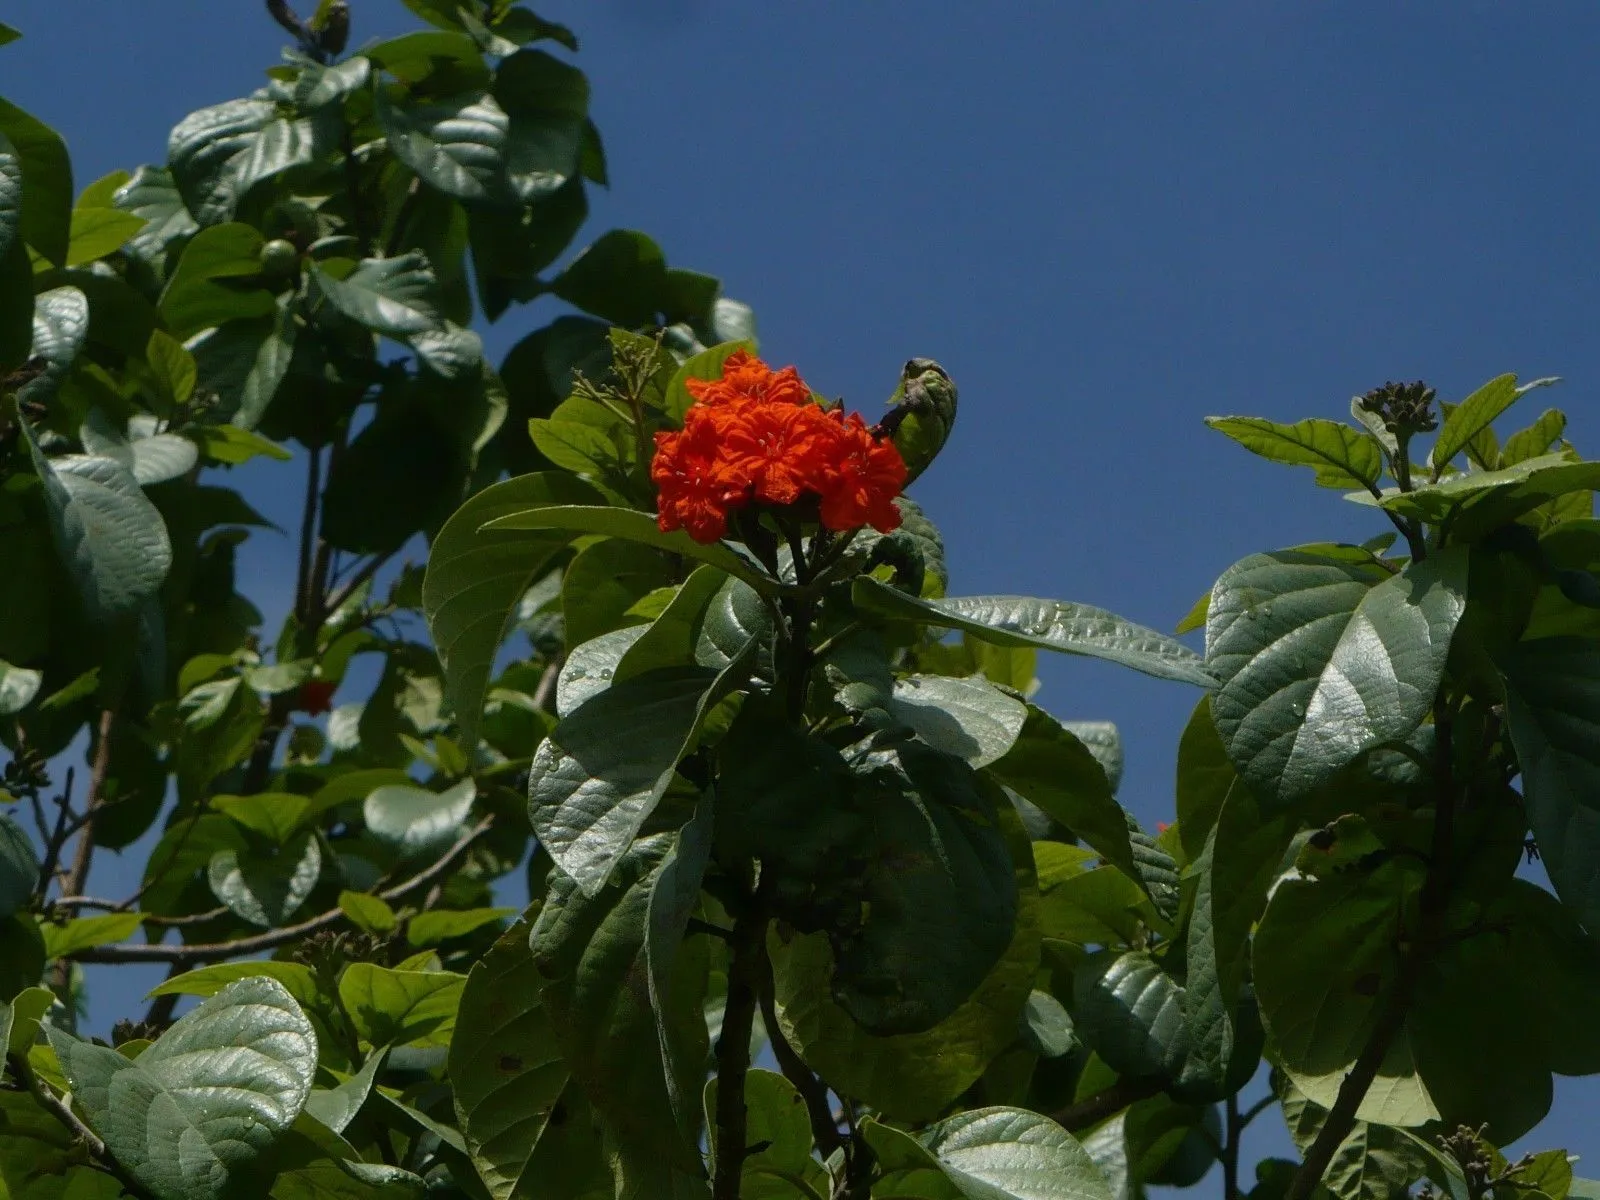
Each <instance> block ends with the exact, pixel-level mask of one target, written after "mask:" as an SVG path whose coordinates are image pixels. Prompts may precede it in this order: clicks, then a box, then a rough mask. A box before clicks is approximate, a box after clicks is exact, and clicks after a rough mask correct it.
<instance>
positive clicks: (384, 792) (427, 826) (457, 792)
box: [361, 779, 477, 858]
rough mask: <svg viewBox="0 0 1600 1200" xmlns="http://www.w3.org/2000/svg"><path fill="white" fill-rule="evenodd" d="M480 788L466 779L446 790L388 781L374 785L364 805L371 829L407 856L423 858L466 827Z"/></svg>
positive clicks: (362, 806)
mask: <svg viewBox="0 0 1600 1200" xmlns="http://www.w3.org/2000/svg"><path fill="white" fill-rule="evenodd" d="M476 796H477V787H476V786H475V785H474V784H473V782H472V780H470V779H463V780H462V781H461V782H460V783H458V784H456V785H455V786H454V787H452V788H449V789H448V790H446V791H443V792H430V791H427V790H426V789H424V788H419V787H407V786H405V785H403V784H388V785H386V786H384V787H380V788H375V789H374V790H373V791H372V792H370V793H369V794H368V795H367V798H366V799H365V800H364V801H363V802H362V804H361V815H362V818H363V819H364V820H365V821H366V823H367V830H368V832H370V833H372V834H374V835H375V836H376V837H378V838H380V839H382V840H383V841H385V842H388V843H389V844H390V845H392V846H394V847H395V849H396V850H398V851H399V852H400V854H401V855H402V856H404V857H406V858H420V857H423V856H425V855H428V854H435V853H438V852H439V851H441V850H443V849H445V848H446V847H447V846H449V845H450V844H451V843H452V842H454V841H455V840H456V839H457V838H458V837H460V836H461V834H462V831H463V830H464V829H465V827H466V822H467V816H468V814H469V813H471V811H472V802H473V800H474V799H475V798H476Z"/></svg>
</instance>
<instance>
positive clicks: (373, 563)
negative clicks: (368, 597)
mask: <svg viewBox="0 0 1600 1200" xmlns="http://www.w3.org/2000/svg"><path fill="white" fill-rule="evenodd" d="M393 556H394V552H393V551H390V552H389V553H388V554H374V555H373V556H372V557H371V558H369V559H368V560H367V561H366V562H364V563H362V564H361V567H360V569H359V570H357V571H356V573H355V574H354V575H352V576H350V578H349V580H348V581H347V582H346V583H345V584H344V586H342V587H341V588H340V589H339V590H338V591H337V592H335V593H334V594H333V595H332V596H329V597H328V602H327V604H326V605H324V608H325V609H326V611H327V612H329V613H336V612H338V611H339V610H340V609H341V608H343V607H344V605H345V602H346V601H347V600H349V599H350V597H351V596H354V595H355V594H356V589H358V588H359V587H360V586H361V585H362V584H363V583H366V582H367V581H368V580H369V579H371V578H372V577H373V576H374V575H376V574H377V573H378V570H379V569H380V568H381V567H382V566H383V564H384V563H386V562H388V561H389V559H390V558H392V557H393Z"/></svg>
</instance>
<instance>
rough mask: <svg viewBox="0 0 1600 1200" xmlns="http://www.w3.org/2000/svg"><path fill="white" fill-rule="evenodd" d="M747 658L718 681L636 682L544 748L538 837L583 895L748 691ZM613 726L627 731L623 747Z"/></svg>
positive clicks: (532, 795) (589, 706) (686, 673)
mask: <svg viewBox="0 0 1600 1200" xmlns="http://www.w3.org/2000/svg"><path fill="white" fill-rule="evenodd" d="M751 657H753V655H749V656H746V657H745V659H744V661H742V662H735V663H731V664H729V666H728V667H725V668H724V669H723V670H722V671H721V672H713V671H711V670H709V669H707V668H704V667H678V668H667V669H665V670H660V671H652V672H650V673H649V674H647V675H640V676H636V677H635V678H633V679H630V680H629V681H628V682H626V683H623V684H618V685H616V686H613V687H611V688H608V689H607V690H605V691H603V692H601V693H599V694H598V695H595V696H594V697H592V698H591V699H589V700H588V701H586V702H585V703H584V704H583V705H582V706H580V707H579V708H578V709H577V710H576V711H575V712H574V713H573V714H572V715H571V716H569V717H564V718H563V719H562V721H561V723H560V724H559V725H557V726H556V728H555V730H554V732H553V733H551V735H550V736H549V737H548V738H547V739H545V741H544V742H542V743H541V744H540V746H539V749H538V751H537V752H536V753H535V755H534V759H533V766H532V768H531V771H530V774H529V780H528V801H529V815H530V819H531V820H532V822H533V828H534V832H535V833H536V834H538V836H539V841H540V843H541V844H542V845H543V846H544V847H545V849H546V850H548V851H549V852H550V855H551V857H552V858H554V859H555V860H556V862H557V863H558V864H559V865H560V867H561V869H562V870H563V871H565V872H566V873H567V874H568V875H571V876H572V877H573V878H574V879H575V880H577V881H578V884H579V886H580V887H582V888H583V890H584V891H585V892H586V893H587V894H588V895H590V896H593V895H596V894H597V893H598V892H599V890H600V888H601V887H603V886H604V885H605V881H606V878H607V877H608V876H609V875H610V873H611V870H612V867H613V866H615V864H616V863H617V861H618V860H619V859H620V858H621V857H622V855H623V854H624V853H626V852H627V849H628V847H629V845H631V844H632V842H633V839H634V836H635V835H636V834H637V833H638V831H639V827H640V825H641V824H642V823H643V821H644V819H645V818H646V817H647V816H649V815H650V813H651V811H652V810H653V809H654V808H655V806H656V804H657V803H658V802H659V801H660V799H661V797H662V796H663V795H664V794H665V792H666V789H667V785H668V784H670V783H671V782H672V776H673V772H674V769H675V767H676V766H677V762H678V760H679V758H681V757H682V756H683V754H684V753H685V752H686V750H687V749H688V746H689V743H690V742H691V740H692V739H693V737H694V734H695V731H696V730H697V728H698V727H699V725H700V722H701V721H702V720H704V718H705V715H706V714H707V713H708V712H710V711H711V709H712V708H714V707H715V706H716V704H717V703H718V702H719V701H721V699H722V698H723V697H724V696H726V695H728V694H729V693H730V692H732V691H733V690H734V689H735V688H737V687H739V686H741V685H742V684H743V683H744V681H745V679H746V678H747V677H748V672H749V659H750V658H751ZM619 723H621V724H624V725H625V726H626V727H627V729H628V730H629V736H628V737H627V738H626V739H624V740H619V739H618V738H617V737H616V733H615V731H616V729H617V727H618V725H619Z"/></svg>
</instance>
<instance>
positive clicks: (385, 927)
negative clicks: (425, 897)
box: [339, 889, 426, 933]
mask: <svg viewBox="0 0 1600 1200" xmlns="http://www.w3.org/2000/svg"><path fill="white" fill-rule="evenodd" d="M339 907H340V908H341V909H343V910H344V914H345V916H347V917H349V918H350V920H351V921H353V922H354V923H355V924H356V925H358V926H360V927H361V928H362V929H365V930H366V931H367V932H368V933H388V932H389V931H390V930H392V929H394V928H395V926H397V925H398V924H399V919H398V918H397V917H396V916H395V915H394V909H392V908H390V907H389V905H388V904H387V903H386V902H385V901H384V900H383V899H382V898H381V897H378V896H371V895H368V894H367V893H366V892H352V891H350V890H348V889H346V890H345V891H342V892H340V893H339ZM419 915H426V914H419Z"/></svg>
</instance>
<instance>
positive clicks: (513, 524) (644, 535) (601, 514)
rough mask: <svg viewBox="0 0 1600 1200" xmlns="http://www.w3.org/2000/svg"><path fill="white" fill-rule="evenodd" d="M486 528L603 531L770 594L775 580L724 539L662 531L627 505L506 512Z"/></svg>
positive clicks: (498, 530)
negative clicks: (701, 538) (704, 539)
mask: <svg viewBox="0 0 1600 1200" xmlns="http://www.w3.org/2000/svg"><path fill="white" fill-rule="evenodd" d="M483 529H484V531H485V532H495V533H504V532H509V531H511V530H518V529H562V530H565V531H567V532H568V533H602V534H605V535H606V536H608V537H619V538H626V539H627V540H628V541H630V542H641V543H643V544H644V545H646V546H655V547H656V548H658V549H661V550H670V551H672V552H673V553H674V554H679V555H682V556H683V557H684V558H692V559H695V560H697V561H699V562H704V563H710V564H711V565H712V566H714V567H717V568H718V569H720V570H722V571H725V572H727V573H728V574H729V575H732V576H733V577H734V578H735V579H739V580H742V581H743V582H745V583H747V584H749V585H750V586H751V587H753V588H755V589H756V590H757V591H761V592H766V593H768V594H772V593H774V592H776V590H777V584H776V583H775V582H774V580H773V579H772V578H771V576H769V575H768V574H767V573H766V572H765V571H763V570H762V569H761V568H760V567H758V566H757V565H756V564H755V563H753V562H751V561H750V560H749V559H747V558H745V557H744V556H743V555H742V554H740V553H738V552H737V551H735V550H733V549H731V548H729V547H728V546H727V544H725V543H723V542H714V543H712V544H711V545H703V544H701V543H700V542H697V541H695V540H694V539H693V538H691V537H690V536H689V535H688V534H687V533H685V532H683V530H681V529H679V530H675V531H673V532H672V533H662V532H661V529H660V528H659V527H658V526H657V525H656V522H655V518H654V517H652V516H650V514H649V513H642V512H636V511H634V510H633V509H627V508H610V507H601V506H592V507H591V506H581V507H579V506H556V507H541V508H535V509H530V510H528V511H526V512H517V513H513V514H511V515H509V516H504V517H497V518H495V519H494V520H491V521H486V522H485V523H484V524H483Z"/></svg>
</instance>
